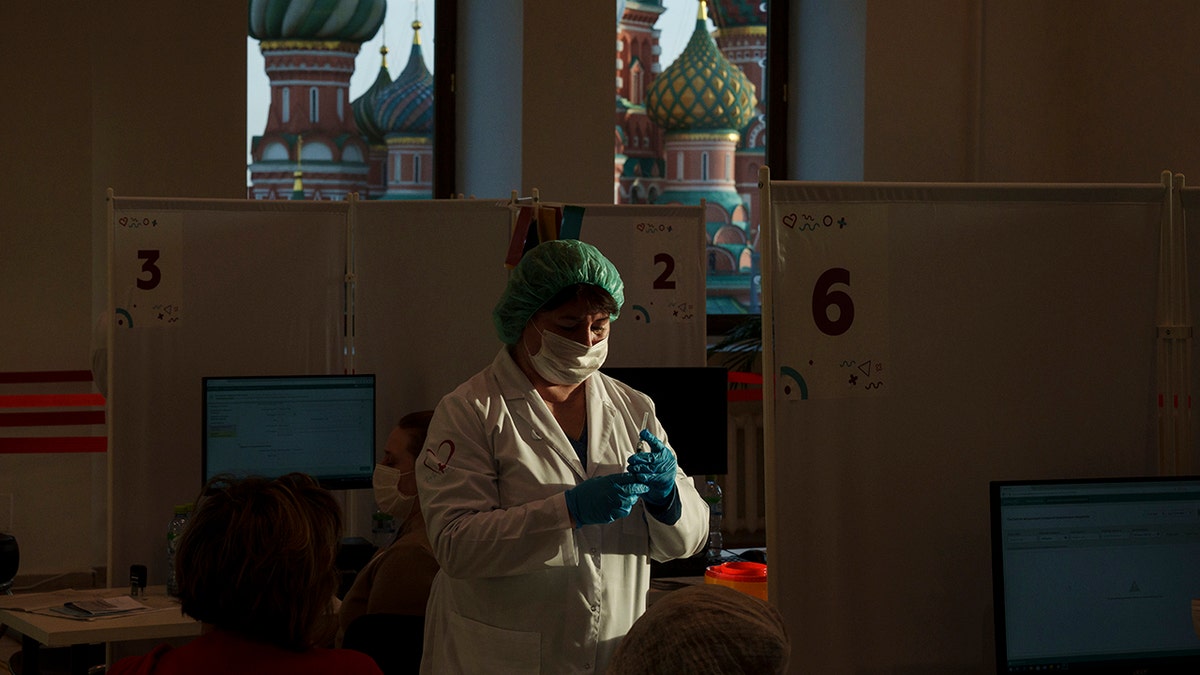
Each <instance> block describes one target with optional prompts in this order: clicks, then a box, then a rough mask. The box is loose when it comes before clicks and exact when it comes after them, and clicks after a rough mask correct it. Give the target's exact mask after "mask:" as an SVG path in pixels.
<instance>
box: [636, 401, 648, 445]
mask: <svg viewBox="0 0 1200 675" xmlns="http://www.w3.org/2000/svg"><path fill="white" fill-rule="evenodd" d="M649 423H650V411H649V410H647V411H646V412H644V413H642V431H645V430H646V425H648V424H649ZM637 451H638V452H650V446H649V445H648V444H647V443H646V441H643V440H642V434H641V432H640V431H639V432H638V443H637Z"/></svg>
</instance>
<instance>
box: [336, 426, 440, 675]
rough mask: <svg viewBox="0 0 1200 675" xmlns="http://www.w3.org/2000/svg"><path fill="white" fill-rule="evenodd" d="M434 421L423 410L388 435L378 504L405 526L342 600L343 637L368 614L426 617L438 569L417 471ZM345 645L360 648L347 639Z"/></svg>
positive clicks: (378, 479)
mask: <svg viewBox="0 0 1200 675" xmlns="http://www.w3.org/2000/svg"><path fill="white" fill-rule="evenodd" d="M432 416H433V411H432V410H424V411H421V412H414V413H409V414H407V415H405V416H404V417H402V418H401V419H400V422H399V423H397V425H396V426H395V427H394V428H393V429H392V432H391V434H390V435H389V436H388V439H387V444H386V445H385V446H384V451H383V457H382V458H381V461H380V463H379V464H376V465H375V478H374V489H375V503H376V505H378V507H379V510H380V511H384V512H386V513H389V514H391V516H392V517H393V518H395V519H396V522H397V523H399V524H400V527H399V528H398V530H397V531H396V536H395V538H394V539H393V541H392V542H391V544H389V545H388V546H385V547H383V548H381V549H380V550H379V551H378V552H377V553H376V554H375V556H374V557H373V558H371V560H370V562H368V563H367V564H366V566H364V567H363V569H362V571H360V572H359V573H358V575H357V576H356V577H355V578H354V583H353V584H352V585H351V586H350V590H349V591H347V592H346V596H345V598H343V599H342V604H341V608H340V609H339V611H338V617H339V623H340V624H341V632H342V635H343V636H345V635H348V634H350V633H349V630H350V626H351V624H352V623H354V622H355V621H356V620H357V619H359V618H360V617H363V616H365V615H405V616H424V615H425V603H426V601H427V600H428V598H429V587H430V584H432V583H433V577H434V575H435V574H437V570H438V564H437V560H435V559H434V557H433V551H432V550H431V549H430V546H429V539H428V537H427V536H426V534H425V521H424V518H423V517H422V515H421V504H420V500H419V499H418V498H417V485H416V480H415V478H414V475H413V468H414V466H415V464H416V462H417V457H418V456H419V455H420V453H421V449H422V444H423V443H424V441H425V434H426V431H427V430H428V429H429V420H430V418H431V417H432ZM359 625H360V626H366V625H369V622H363V623H361V624H359ZM381 625H382V624H381ZM360 634H361V633H360ZM368 639H369V638H368ZM392 639H393V640H394V639H395V636H393V638H392ZM342 646H349V647H355V646H356V645H354V644H351V640H350V639H347V640H346V641H345V644H343V645H342ZM381 646H383V647H385V648H386V647H391V646H392V645H391V644H384V645H381ZM364 651H370V650H367V649H364ZM381 665H383V664H381ZM384 670H385V672H386V671H387V668H384Z"/></svg>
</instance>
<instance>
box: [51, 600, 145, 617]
mask: <svg viewBox="0 0 1200 675" xmlns="http://www.w3.org/2000/svg"><path fill="white" fill-rule="evenodd" d="M50 609H51V610H52V611H54V612H58V613H59V614H64V615H66V616H69V617H71V618H88V619H92V618H97V617H101V616H110V615H112V614H128V613H130V612H140V611H142V610H144V609H150V608H149V607H147V606H146V605H143V604H142V603H140V602H138V601H137V600H134V599H133V598H131V597H129V596H128V595H118V596H115V597H111V598H100V599H98V600H74V601H71V602H68V603H65V604H63V605H62V606H61V607H51V608H50Z"/></svg>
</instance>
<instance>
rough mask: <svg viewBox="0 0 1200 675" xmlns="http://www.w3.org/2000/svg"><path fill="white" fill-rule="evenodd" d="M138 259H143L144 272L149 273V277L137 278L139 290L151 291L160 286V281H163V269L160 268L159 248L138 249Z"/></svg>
mask: <svg viewBox="0 0 1200 675" xmlns="http://www.w3.org/2000/svg"><path fill="white" fill-rule="evenodd" d="M137 253H138V260H141V261H142V272H144V273H146V274H149V275H150V278H149V279H143V278H142V277H141V276H138V278H137V287H138V289H139V290H143V291H150V290H154V289H155V288H158V284H159V282H161V281H162V270H160V269H159V268H158V264H157V263H158V256H159V252H158V249H138V252H137Z"/></svg>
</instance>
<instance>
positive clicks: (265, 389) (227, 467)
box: [201, 375, 375, 490]
mask: <svg viewBox="0 0 1200 675" xmlns="http://www.w3.org/2000/svg"><path fill="white" fill-rule="evenodd" d="M202 380H203V384H202V387H203V395H202V397H201V400H202V401H203V405H204V410H203V413H202V415H201V420H202V422H203V425H204V435H203V441H202V443H201V458H202V459H201V465H202V467H203V479H204V480H205V481H207V480H208V479H210V478H212V477H213V476H215V475H218V474H222V473H228V474H233V475H235V476H239V477H244V476H249V475H256V476H265V477H267V478H275V477H277V476H281V475H283V474H285V473H290V472H297V471H298V472H300V473H306V474H309V475H310V476H312V477H314V478H316V479H317V480H318V481H319V482H320V483H321V485H322V486H324V487H326V488H328V489H331V490H347V489H358V488H369V487H371V476H372V474H373V473H374V470H375V376H374V375H285V376H279V375H269V376H234V377H205V378H202Z"/></svg>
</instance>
